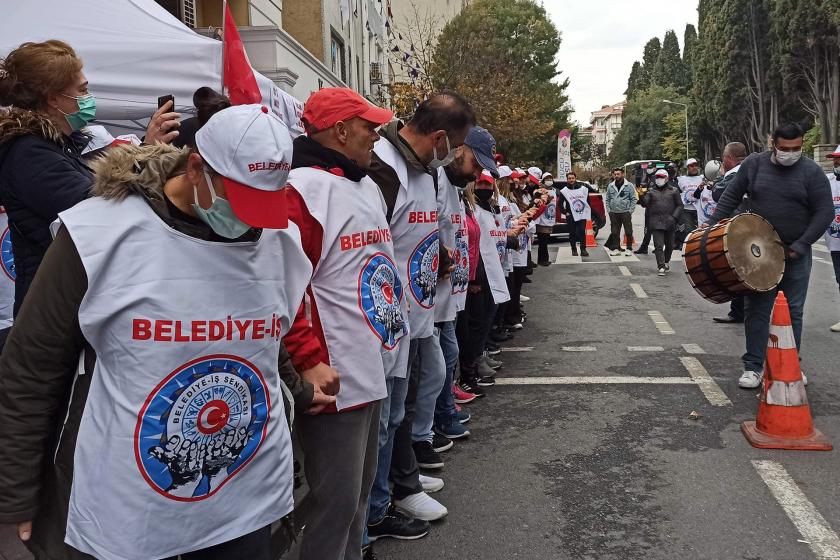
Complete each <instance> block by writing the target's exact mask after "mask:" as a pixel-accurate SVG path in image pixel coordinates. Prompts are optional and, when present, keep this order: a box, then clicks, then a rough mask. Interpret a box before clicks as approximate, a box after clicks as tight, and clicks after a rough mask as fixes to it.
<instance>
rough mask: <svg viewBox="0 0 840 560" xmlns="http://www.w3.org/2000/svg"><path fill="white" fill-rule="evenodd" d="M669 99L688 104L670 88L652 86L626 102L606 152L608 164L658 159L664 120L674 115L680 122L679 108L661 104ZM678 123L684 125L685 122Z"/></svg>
mask: <svg viewBox="0 0 840 560" xmlns="http://www.w3.org/2000/svg"><path fill="white" fill-rule="evenodd" d="M663 99H670V100H672V101H677V102H679V103H688V99H687V98H686V97H684V96H681V95H680V94H679V92H678V91H677V90H676V88H674V87H662V86H658V85H653V86H651V87H649V88H648V89H647V90H645V91H643V92H640V93H639V94H638V95H637V96H636V97H635V98H634V99H632V100H630V101H628V103H627V107H626V108H625V109H624V115H623V117H622V126H621V130H619V131H618V134H617V135H616V138H615V143H614V144H613V148H612V152H611V153H610V161H611V165H614V166H615V165H623V164H624V163H626V162H628V161H632V160H637V159H661V157H662V155H663V152H662V145H663V142H664V140H665V136H666V132H667V130H666V126H665V124H664V119H665V117H666V116H668V115H670V114H672V113H675V114H677V115H679V116H681V117H682V119H684V118H685V117H683V116H682V115H683V114H684V113H683V111H682V109H680V108H676V107H675V106H674V105H668V104H666V103H663V102H662V100H663ZM680 122H682V123H685V120H681V121H680ZM682 129H683V132H682V136H681V137H682V138H683V146H685V143H684V139H685V125H684V124H683V125H682Z"/></svg>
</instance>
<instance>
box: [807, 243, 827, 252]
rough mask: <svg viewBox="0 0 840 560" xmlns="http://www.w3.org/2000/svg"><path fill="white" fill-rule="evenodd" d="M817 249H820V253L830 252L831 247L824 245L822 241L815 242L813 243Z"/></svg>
mask: <svg viewBox="0 0 840 560" xmlns="http://www.w3.org/2000/svg"><path fill="white" fill-rule="evenodd" d="M811 247H813V248H814V249H815V250H817V251H819V252H820V253H830V252H831V249H829V248H828V247H826V246H825V245H823V244H822V243H814V244H813V245H811Z"/></svg>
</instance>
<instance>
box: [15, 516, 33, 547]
mask: <svg viewBox="0 0 840 560" xmlns="http://www.w3.org/2000/svg"><path fill="white" fill-rule="evenodd" d="M17 534H18V538H19V539H20V540H22V541H23V542H26V541H28V540H29V538H30V537H31V536H32V522H31V521H22V522H20V523H18V524H17Z"/></svg>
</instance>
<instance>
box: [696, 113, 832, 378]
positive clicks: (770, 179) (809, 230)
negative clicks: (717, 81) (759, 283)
mask: <svg viewBox="0 0 840 560" xmlns="http://www.w3.org/2000/svg"><path fill="white" fill-rule="evenodd" d="M803 136H804V132H803V130H802V127H800V126H799V125H798V124H785V125H781V126H779V128H777V129H776V130H775V131H774V132H773V145H772V148H773V149H772V150H771V151H769V152H764V153H758V154H753V155H751V156H750V157H748V158H747V159H745V160H744V162H743V163H742V164H741V168H740V170H739V171H738V173H737V174H736V175H735V179H734V180H733V181H732V183H731V184H730V185H729V186H728V187H727V188H726V191H725V192H724V194H723V196H722V197H721V199H720V201H719V202H718V206H717V210H716V211H715V213H714V214H713V215H712V217H711V219H710V220H709V222H708V223H706V224H703V225H704V227H706V226H709V225H713V224H715V223H717V222H718V221H720V220H722V219H723V218H727V217H729V216H731V215H732V214H733V213H734V212H735V210H736V209H737V208H738V206H740V205H741V202H742V199H743V198H744V195H747V197H748V200H747V201H746V207H747V210H749V211H750V212H754V213H755V214H758V215H759V216H762V217H763V218H765V219H766V220H767V221H769V222H770V223H771V224H772V225H773V227H774V228H775V229H776V231H777V232H778V234H779V237H780V238H781V239H782V242H783V243H784V245H785V255H786V258H785V272H784V276H783V277H782V281H781V282H780V283H779V285H778V287H777V288H776V289H773V290H770V291H768V292H761V293H757V292H754V293H749V294H747V296H746V317H745V320H744V333H745V335H746V352H745V353H744V355H743V356H742V360H743V362H744V373H743V375H742V376H741V378H740V379H739V380H738V385H739V386H740V387H742V388H744V389H754V388H756V387H758V386H759V385H760V384H761V379H762V369H763V364H764V354H765V349H766V347H767V338H768V335H769V329H770V313H771V311H772V309H773V302H774V301H775V298H776V292H777V291H778V290H782V291H783V292H784V293H785V296H786V297H787V300H788V305H789V307H790V315H791V322H792V323H793V333H794V337H795V338H796V346H797V349H799V348H800V346H801V341H802V316H803V310H804V308H805V296H806V295H807V293H808V280H809V278H810V276H811V245H813V243H814V242H815V241H817V239H819V238H820V236H821V235H822V234H823V233H824V232H825V230H826V228H827V227H828V225H829V223H830V222H831V221H832V220H833V219H834V204H833V203H832V200H831V188H830V187H829V184H828V179H827V178H826V176H825V175H824V174H823V172H822V170H821V169H820V167H819V166H818V165H817V164H816V163H815V162H814V161H813V160H810V159H808V158H803V157H802V145H803ZM803 378H804V375H803Z"/></svg>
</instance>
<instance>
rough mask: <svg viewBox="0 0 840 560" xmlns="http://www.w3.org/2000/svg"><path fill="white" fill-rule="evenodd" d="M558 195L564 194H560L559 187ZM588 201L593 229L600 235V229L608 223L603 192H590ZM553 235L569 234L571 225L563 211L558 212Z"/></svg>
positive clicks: (596, 235)
mask: <svg viewBox="0 0 840 560" xmlns="http://www.w3.org/2000/svg"><path fill="white" fill-rule="evenodd" d="M586 184H587V185H589V183H586ZM590 186H591V185H590ZM557 196H558V197H560V196H563V195H562V194H560V190H559V189H558V190H557ZM588 201H589V207H590V208H592V231H593V232H595V237H598V230H600V229H602V228H603V227H604V226H605V225H606V224H607V213H606V209H605V208H604V195H602V194H601V193H589V198H588ZM551 235H552V236H555V237H557V236H563V237H568V236H569V226H568V224H566V215H565V214H563V213H562V212H559V211H558V212H557V218H556V219H555V223H554V231H552V232H551Z"/></svg>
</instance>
